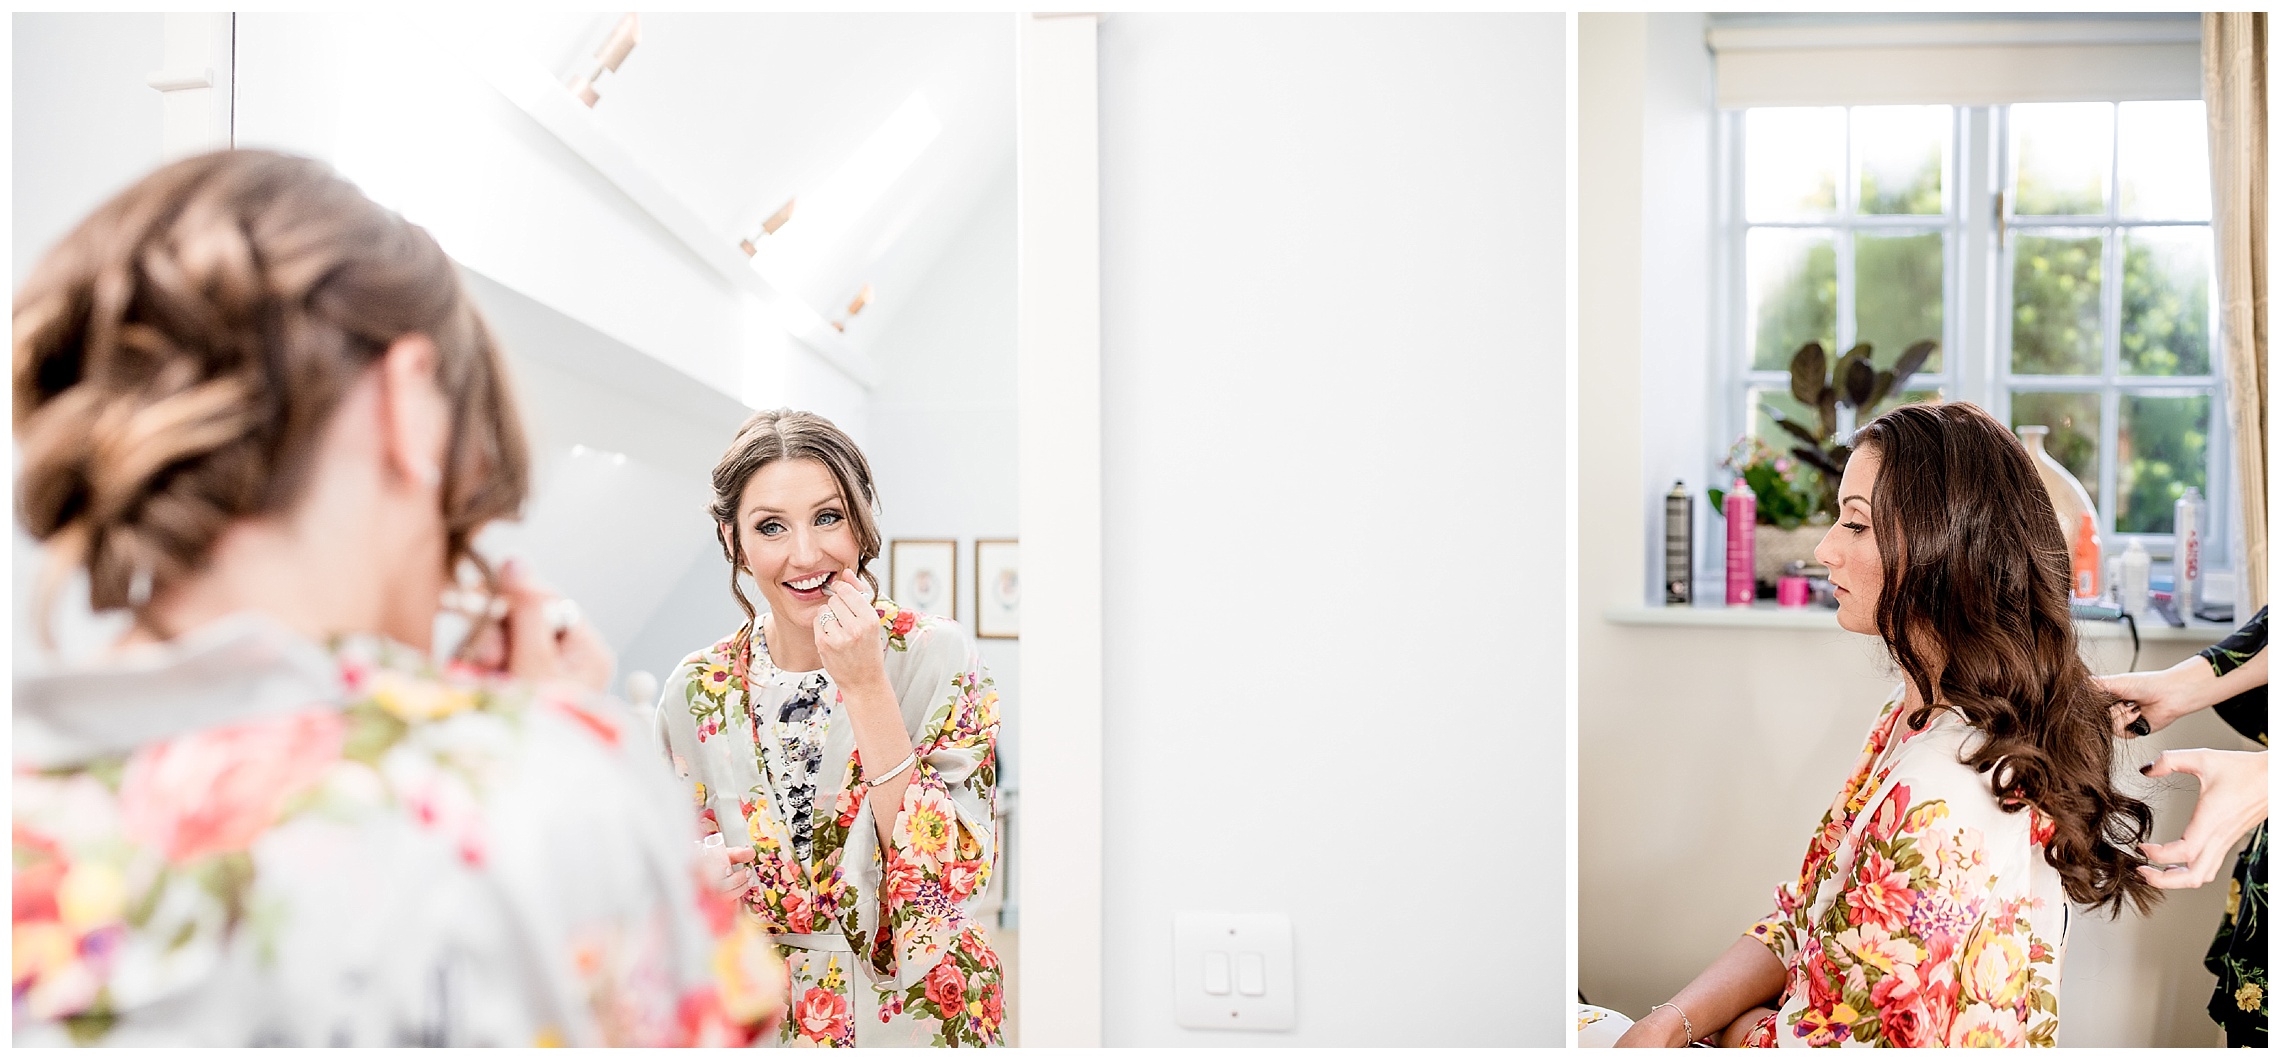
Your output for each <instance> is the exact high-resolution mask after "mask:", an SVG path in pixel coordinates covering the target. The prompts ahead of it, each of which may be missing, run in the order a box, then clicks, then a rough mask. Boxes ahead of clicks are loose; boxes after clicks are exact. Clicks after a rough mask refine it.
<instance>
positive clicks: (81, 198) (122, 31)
mask: <svg viewBox="0 0 2280 1060" xmlns="http://www.w3.org/2000/svg"><path fill="white" fill-rule="evenodd" d="M10 18H11V22H10V35H11V43H10V48H9V52H10V55H11V56H12V68H11V71H10V75H9V80H10V85H11V88H12V92H11V101H10V115H11V120H12V121H13V122H14V123H15V124H14V128H13V130H12V137H13V141H14V152H15V161H14V164H13V165H12V166H10V169H9V172H10V179H11V180H12V181H13V186H12V191H11V193H10V206H11V213H10V218H11V223H12V225H13V234H12V236H11V240H12V242H11V244H10V248H9V249H10V254H9V261H10V262H11V264H12V265H13V266H14V268H15V274H14V279H13V280H11V281H10V283H9V285H8V286H9V289H10V290H11V291H12V290H14V289H15V288H16V287H18V286H20V285H22V283H23V281H24V274H25V273H26V272H27V271H28V270H29V269H30V268H31V266H32V264H33V263H34V262H36V261H37V260H38V259H39V256H40V255H41V254H44V253H46V251H47V248H48V247H49V246H51V245H53V244H54V243H55V241H56V240H58V239H60V238H62V237H63V234H64V232H66V231H67V230H69V228H70V226H71V225H73V224H76V223H77V222H78V221H79V219H80V218H81V217H84V216H86V214H87V212H88V211H90V210H93V209H94V208H95V207H96V206H98V205H100V204H101V203H102V202H103V200H105V199H107V198H110V197H111V195H113V194H114V193H116V192H118V191H119V190H120V189H122V188H124V187H126V186H127V185H128V184H131V183H133V182H134V180H135V178H137V177H140V176H142V175H143V174H144V173H147V172H149V171H150V170H151V169H153V168H155V167H156V166H157V165H158V163H159V146H160V145H159V121H160V114H161V110H160V106H159V99H160V96H159V94H158V92H156V91H154V90H152V89H151V87H150V86H149V85H147V84H145V83H144V82H143V79H144V78H145V77H147V76H148V75H149V74H150V72H151V71H153V70H156V69H158V68H159V67H160V66H161V65H163V63H162V60H163V58H164V55H165V49H166V26H165V23H166V16H164V15H156V14H80V15H58V14H21V13H20V14H16V15H12V16H10ZM90 128H96V129H103V130H105V134H104V135H102V136H89V135H88V134H87V131H88V130H89V129H90Z"/></svg>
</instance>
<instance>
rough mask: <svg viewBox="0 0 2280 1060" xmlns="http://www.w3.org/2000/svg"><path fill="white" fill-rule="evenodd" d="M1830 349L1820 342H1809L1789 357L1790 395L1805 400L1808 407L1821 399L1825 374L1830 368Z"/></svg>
mask: <svg viewBox="0 0 2280 1060" xmlns="http://www.w3.org/2000/svg"><path fill="white" fill-rule="evenodd" d="M1828 362H1829V354H1828V351H1826V350H1823V349H1822V348H1821V344H1820V343H1818V342H1808V343H1806V344H1805V345H1803V346H1799V347H1798V348H1797V352H1796V353H1795V354H1793V355H1791V356H1790V358H1789V393H1790V396H1792V397H1795V398H1796V399H1797V400H1799V401H1801V402H1804V403H1805V405H1806V406H1807V407H1811V406H1812V405H1813V404H1815V403H1816V402H1818V401H1820V400H1821V391H1822V389H1823V388H1824V383H1823V381H1822V380H1823V376H1824V374H1825V373H1826V372H1827V371H1828V368H1829V363H1828Z"/></svg>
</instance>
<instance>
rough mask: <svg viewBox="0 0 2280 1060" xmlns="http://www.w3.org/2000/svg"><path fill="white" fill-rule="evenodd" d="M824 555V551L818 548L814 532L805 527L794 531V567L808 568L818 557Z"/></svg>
mask: <svg viewBox="0 0 2280 1060" xmlns="http://www.w3.org/2000/svg"><path fill="white" fill-rule="evenodd" d="M822 554H823V550H822V549H819V548H817V547H816V539H815V532H814V531H813V530H810V529H808V528H807V527H804V526H803V527H800V528H798V529H796V530H793V531H792V563H793V565H794V566H799V567H806V566H808V565H810V564H812V563H814V562H815V561H816V559H817V557H819V556H821V555H822Z"/></svg>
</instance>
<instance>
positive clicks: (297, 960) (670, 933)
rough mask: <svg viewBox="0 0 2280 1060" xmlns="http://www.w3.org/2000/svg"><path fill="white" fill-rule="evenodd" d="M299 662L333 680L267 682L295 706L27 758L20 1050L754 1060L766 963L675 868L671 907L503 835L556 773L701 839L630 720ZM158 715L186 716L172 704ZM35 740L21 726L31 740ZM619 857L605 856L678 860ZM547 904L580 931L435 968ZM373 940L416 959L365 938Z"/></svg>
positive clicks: (622, 852)
mask: <svg viewBox="0 0 2280 1060" xmlns="http://www.w3.org/2000/svg"><path fill="white" fill-rule="evenodd" d="M264 636H268V637H269V638H270V639H271V641H273V642H274V641H275V640H276V635H275V633H274V632H272V633H268V634H264ZM298 650H299V651H301V652H303V653H304V661H306V660H309V659H314V660H317V661H318V665H316V666H312V667H309V668H304V669H302V670H298V671H290V672H286V673H283V674H281V675H270V676H271V679H272V680H273V681H287V682H290V681H301V682H305V683H306V684H307V685H308V688H309V695H308V697H307V699H306V700H305V702H306V703H307V705H306V706H304V707H300V708H298V709H287V710H276V709H262V710H249V711H246V712H244V716H242V717H235V718H231V719H229V720H227V721H226V722H224V723H221V724H213V725H207V726H202V727H188V728H183V729H180V730H178V731H174V732H171V733H169V734H167V735H164V736H162V737H161V738H157V739H152V740H148V741H146V742H142V743H139V744H129V745H124V746H122V747H121V748H120V749H119V750H118V751H117V752H115V753H103V754H92V755H86V756H73V755H59V756H52V757H51V758H49V759H48V760H40V761H26V760H24V759H22V758H19V760H18V762H17V765H16V770H15V775H14V778H13V786H12V796H13V807H12V814H13V821H12V825H13V827H12V837H13V844H12V845H13V853H14V859H13V877H12V889H13V892H14V917H13V962H12V963H13V974H12V982H13V1003H14V1004H13V1014H14V1029H15V1038H16V1042H17V1044H48V1043H61V1042H70V1043H75V1044H98V1043H108V1044H162V1043H163V1044H234V1045H253V1044H310V1045H322V1044H368V1045H389V1044H513V1045H524V1044H532V1043H555V1044H635V1045H668V1044H718V1045H741V1044H745V1043H746V1042H748V1041H750V1040H751V1038H752V1037H753V1036H754V1035H755V1034H756V1033H758V1032H759V1031H760V1030H761V1029H762V1028H763V1027H765V1026H766V1025H767V1024H768V1023H769V1022H770V1021H771V1020H773V1019H774V1018H775V1017H776V1016H777V1015H778V1014H780V1013H781V1011H782V1004H783V995H782V989H783V979H782V975H783V973H782V970H781V966H780V964H779V962H778V961H777V958H776V957H775V955H774V952H773V947H771V946H769V945H768V944H767V943H766V940H765V936H764V934H763V933H761V932H760V931H759V930H757V929H756V928H754V927H753V926H751V925H749V924H746V923H743V922H741V920H740V918H739V917H738V915H737V914H736V913H735V911H734V909H733V905H732V901H731V899H729V898H727V897H726V896H720V895H714V894H711V893H710V892H709V890H708V889H707V888H705V887H703V886H700V885H699V884H698V883H697V881H694V880H693V879H691V878H690V877H689V876H688V875H687V871H686V869H685V868H683V867H678V866H676V867H675V868H673V869H672V870H670V871H667V872H665V873H662V874H660V875H661V876H666V877H673V876H677V877H678V878H677V880H676V882H675V885H674V886H673V887H670V888H668V889H666V890H664V891H662V892H644V891H636V890H625V889H623V888H625V887H626V886H627V885H626V884H625V883H622V882H621V883H617V884H614V885H612V884H600V883H596V882H593V881H590V880H581V879H580V876H581V875H583V872H584V870H583V869H582V868H580V864H581V863H582V862H583V861H584V860H585V859H584V857H583V856H582V855H580V856H578V857H572V858H568V859H564V858H561V857H552V858H551V859H550V855H551V854H552V853H553V851H550V849H549V848H548V845H547V844H544V843H539V844H533V843H530V842H525V841H521V840H519V839H517V838H516V837H515V836H512V835H510V834H509V833H508V831H506V830H508V829H512V828H515V827H517V826H519V825H525V824H527V821H525V820H518V819H517V818H516V816H512V815H526V814H529V813H531V812H533V811H534V810H539V811H542V808H543V806H544V805H545V803H543V802H541V801H539V800H538V799H537V798H534V796H535V795H537V794H538V792H540V791H545V790H559V782H560V781H564V780H567V779H568V778H566V777H554V776H550V775H534V771H537V772H538V773H541V774H543V771H544V770H545V769H546V768H548V766H549V765H550V764H551V763H556V762H560V763H565V766H564V767H565V768H576V769H578V770H579V771H580V772H581V775H580V776H579V778H578V782H579V783H582V784H588V785H593V786H595V787H596V788H597V789H598V790H603V791H607V792H610V793H613V796H612V797H613V798H617V799H620V800H622V802H623V805H622V807H621V808H622V812H624V813H626V814H629V815H631V816H632V817H634V818H638V817H639V816H640V813H641V810H642V809H643V807H647V808H649V809H650V810H651V812H653V813H655V814H656V815H657V820H655V822H654V823H655V825H656V826H657V827H666V828H670V827H675V826H682V827H685V825H683V822H684V821H685V818H680V817H678V816H677V814H676V809H677V808H676V807H675V806H674V800H673V799H672V798H671V795H670V790H669V789H666V788H662V787H659V786H658V785H657V783H656V782H654V781H651V780H649V779H648V778H647V776H646V774H647V769H646V766H647V763H646V762H644V761H642V760H641V759H639V758H636V757H633V753H632V752H626V751H621V749H620V748H619V746H618V744H619V735H618V726H619V722H618V720H617V719H615V718H614V717H612V716H611V715H612V714H613V713H614V712H615V711H616V710H622V707H619V708H605V707H603V706H600V705H596V704H593V703H586V702H580V701H579V699H578V697H577V696H576V695H575V694H573V693H570V692H566V691H563V690H559V689H539V690H533V689H529V688H527V687H523V686H517V685H512V684H505V683H499V682H496V681H492V680H488V679H485V678H482V677H478V676H477V675H474V674H472V673H469V672H465V671H450V672H438V671H436V670H434V669H433V668H431V667H429V666H427V665H426V664H425V660H424V658H423V657H422V656H420V655H419V654H418V653H416V652H413V651H411V650H410V649H405V648H401V647H398V646H394V645H390V644H387V643H384V642H379V641H373V640H352V641H348V642H345V643H343V644H341V645H339V646H338V647H337V648H336V649H335V650H334V652H333V653H332V655H331V659H330V662H331V664H332V670H333V672H332V673H331V674H330V675H327V674H323V673H317V672H313V671H314V670H315V669H319V668H321V663H322V662H323V661H324V656H322V655H321V654H319V653H318V651H317V649H315V647H314V646H313V645H305V644H304V645H301V646H300V647H299V649H298ZM192 670H193V671H195V670H196V667H192ZM233 676H243V677H248V678H251V677H254V676H258V675H233ZM248 687H250V685H249V686H248ZM22 690H23V686H22V685H21V684H19V693H20V694H21V692H22ZM54 699H55V697H49V700H50V701H53V700H54ZM147 707H148V709H149V710H151V711H154V712H164V711H169V710H175V709H179V705H178V704H170V703H169V702H167V701H166V698H165V697H164V696H163V695H161V696H155V697H153V699H152V701H151V702H149V703H148V704H147ZM57 709H59V710H65V709H70V704H69V703H68V702H67V701H66V702H63V703H62V704H61V705H60V706H59V707H58V708H57ZM154 717H156V718H157V719H158V720H157V721H156V723H155V724H156V725H158V726H159V727H161V728H163V726H164V725H165V717H166V716H165V715H164V714H157V715H154ZM40 720H41V719H39V718H38V717H34V718H30V719H27V718H25V717H23V716H21V715H20V716H19V718H18V732H19V735H20V736H21V735H22V733H23V732H24V731H25V729H24V726H25V725H27V724H31V725H35V726H36V725H38V724H39V723H40ZM19 746H20V747H21V745H19ZM644 793H646V794H648V795H653V796H655V798H653V799H649V800H648V801H646V802H644V801H643V800H642V799H641V798H637V797H636V796H640V795H642V794H644ZM586 828H587V824H586V822H584V821H578V822H568V823H566V825H565V827H563V828H562V829H560V830H561V831H563V832H572V831H583V830H585V829H586ZM620 835H621V836H622V837H623V838H624V839H625V840H627V841H626V842H622V843H619V844H618V845H615V846H610V847H608V849H607V851H606V854H607V858H615V859H619V860H621V861H626V860H630V861H635V862H638V861H639V860H640V859H641V858H643V857H646V856H671V857H679V858H684V859H685V857H686V855H685V853H684V851H685V845H663V846H659V845H655V844H653V843H652V844H650V845H648V846H646V848H645V847H644V846H643V845H642V842H641V840H644V839H646V837H645V836H644V835H643V834H642V833H641V832H638V831H636V832H627V833H621V834H620ZM589 839H593V841H595V842H604V840H601V839H594V838H593V837H592V836H591V835H590V834H589ZM605 860H606V859H605ZM640 877H641V874H640V873H635V874H633V876H630V877H626V878H627V879H639V878H640ZM541 882H543V883H545V884H546V885H547V886H548V888H549V889H550V892H553V893H549V894H547V895H546V896H545V900H544V901H532V902H531V903H530V908H532V909H542V910H549V911H561V910H580V911H582V912H579V913H577V914H576V915H575V916H573V917H572V918H571V919H569V920H566V921H563V922H560V923H556V922H554V921H553V920H551V919H549V917H550V916H551V915H552V914H551V913H550V912H540V913H532V914H530V915H531V916H532V920H531V921H530V923H529V924H528V925H527V926H528V928H529V931H530V934H529V935H528V937H527V938H522V939H506V938H504V937H501V938H499V939H498V940H497V942H498V944H499V945H501V946H502V947H504V948H503V949H500V950H497V951H491V950H486V949H485V948H484V947H485V941H484V939H483V938H472V939H470V938H466V937H465V936H464V935H461V934H460V933H459V932H458V931H457V929H456V928H451V929H446V928H445V927H441V926H437V927H436V928H435V930H436V931H437V932H438V934H439V936H441V937H444V938H446V939H449V941H448V942H447V943H446V944H445V948H446V950H447V951H448V952H443V953H438V952H431V951H430V950H429V949H428V948H427V947H426V946H424V945H423V943H422V941H421V940H422V939H423V938H424V937H426V936H425V935H424V934H423V933H424V932H426V931H427V930H428V929H429V928H430V927H431V926H435V925H444V924H447V923H456V920H455V918H457V917H459V916H460V914H461V913H462V912H465V913H467V914H468V915H469V916H471V917H474V918H475V920H477V921H479V920H480V919H481V918H480V917H479V916H475V911H472V910H462V909H460V908H459V907H458V906H456V905H455V904H454V903H455V902H458V903H464V902H466V901H468V900H469V898H468V896H473V895H479V894H497V895H500V896H502V897H504V896H509V895H513V894H515V893H516V891H517V889H518V888H529V887H531V886H533V885H535V884H538V883H541ZM612 886H616V887H618V888H621V889H620V890H616V891H612V890H610V887H612ZM564 891H567V892H570V893H568V894H565V893H562V892H564ZM415 895H416V896H417V898H416V900H415V899H414V896H415ZM522 897H523V898H526V899H536V898H537V897H538V896H537V895H527V894H526V895H523V896H522ZM708 902H709V903H711V905H712V908H706V907H705V903H708ZM486 915H491V916H495V915H496V913H495V912H494V913H491V914H486ZM368 917H382V918H385V919H386V921H387V923H386V926H385V931H386V932H388V933H391V934H400V935H401V936H402V937H401V938H398V939H384V938H376V937H374V936H371V935H368V934H366V933H365V932H364V931H363V929H360V928H359V927H358V925H359V923H360V921H362V920H363V919H364V918H368ZM360 938H366V939H371V940H372V941H371V942H370V943H369V944H366V945H361V946H360V945H359V944H358V943H356V942H355V941H353V940H356V939H360ZM333 939H340V940H344V941H342V942H341V943H340V944H339V945H333V944H331V943H330V942H328V941H326V940H333ZM557 947H558V949H557ZM549 962H554V964H553V966H549ZM431 972H432V973H433V975H434V976H439V977H441V978H432V979H431V978H423V976H427V975H428V974H429V973H431ZM399 976H400V977H403V978H404V981H403V982H401V983H398V982H396V981H395V979H394V978H393V977H399ZM438 984H441V985H438ZM453 984H458V985H457V986H454V985H453ZM569 984H575V987H574V989H573V990H572V992H571V993H569V994H565V995H562V996H550V993H551V992H552V991H553V990H555V989H556V988H557V987H558V986H563V985H569ZM391 989H401V990H409V991H411V993H405V994H392V993H391ZM466 991H472V993H468V994H467V996H466V997H461V998H457V999H456V1000H455V998H454V995H455V993H464V992H466ZM476 1001H481V1002H483V1003H485V1005H486V1006H488V1007H485V1008H483V1010H482V1011H480V1012H476V1011H470V1010H472V1009H474V1008H475V1007H476V1006H475V1002H476ZM454 1005H457V1006H458V1007H459V1015H457V1016H455V1015H453V1006H454ZM414 1012H417V1013H421V1015H419V1016H418V1017H416V1018H415V1017H413V1016H411V1015H409V1014H410V1013H414Z"/></svg>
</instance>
